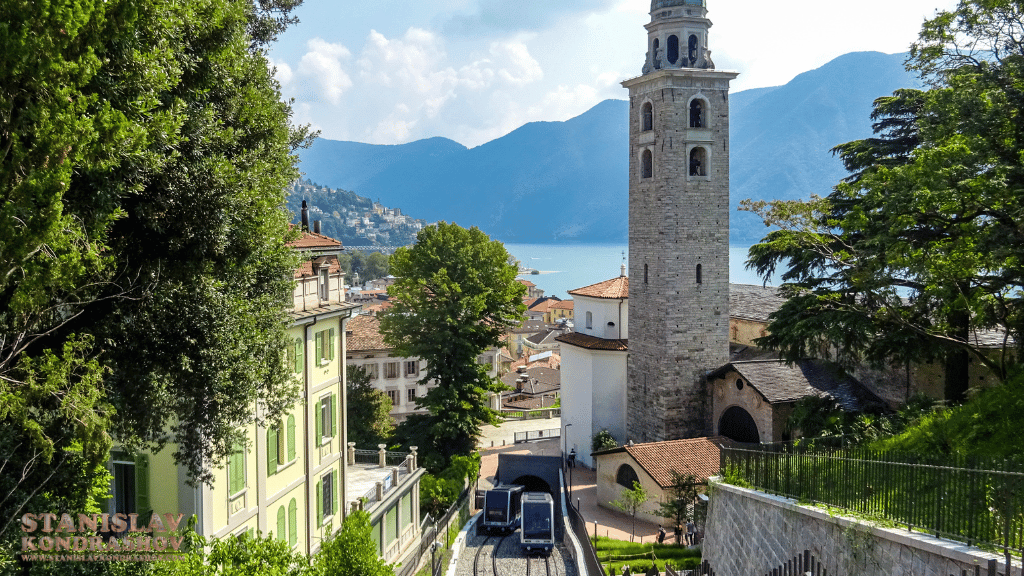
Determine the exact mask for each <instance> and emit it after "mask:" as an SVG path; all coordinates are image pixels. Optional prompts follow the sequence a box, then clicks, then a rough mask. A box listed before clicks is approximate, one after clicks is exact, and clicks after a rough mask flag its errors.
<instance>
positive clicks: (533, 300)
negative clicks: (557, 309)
mask: <svg viewBox="0 0 1024 576" xmlns="http://www.w3.org/2000/svg"><path fill="white" fill-rule="evenodd" d="M537 300H540V298H536V297H530V296H527V297H525V298H523V304H525V305H526V309H527V310H529V309H530V306H533V305H534V304H536V303H537Z"/></svg>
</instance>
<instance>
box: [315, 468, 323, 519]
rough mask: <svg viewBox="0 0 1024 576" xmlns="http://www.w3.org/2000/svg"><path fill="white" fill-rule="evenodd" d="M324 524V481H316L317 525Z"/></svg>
mask: <svg viewBox="0 0 1024 576" xmlns="http://www.w3.org/2000/svg"><path fill="white" fill-rule="evenodd" d="M323 525H324V483H323V481H321V480H317V481H316V527H317V528H320V527H322V526H323Z"/></svg>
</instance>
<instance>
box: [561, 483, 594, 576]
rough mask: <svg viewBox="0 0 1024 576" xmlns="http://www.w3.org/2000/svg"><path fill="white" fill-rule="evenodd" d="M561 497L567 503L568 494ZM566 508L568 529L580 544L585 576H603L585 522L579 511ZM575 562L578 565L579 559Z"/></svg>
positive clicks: (564, 493)
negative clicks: (585, 570)
mask: <svg viewBox="0 0 1024 576" xmlns="http://www.w3.org/2000/svg"><path fill="white" fill-rule="evenodd" d="M563 497H564V498H566V500H567V501H568V499H569V493H568V492H567V491H566V492H563ZM566 508H567V510H568V512H569V528H570V529H572V533H573V534H575V535H576V539H577V540H579V542H580V548H582V549H583V558H582V561H583V565H584V566H586V568H587V574H589V575H590V576H598V575H601V576H603V575H604V569H603V568H602V567H601V561H600V560H598V559H597V551H595V550H594V543H593V542H592V541H591V540H590V536H589V535H588V534H587V522H586V521H585V520H584V519H583V516H581V515H580V513H579V511H578V510H576V509H575V508H573V507H572V506H571V505H569V506H567V507H566ZM576 560H577V563H579V561H580V560H581V559H579V558H577V559H576Z"/></svg>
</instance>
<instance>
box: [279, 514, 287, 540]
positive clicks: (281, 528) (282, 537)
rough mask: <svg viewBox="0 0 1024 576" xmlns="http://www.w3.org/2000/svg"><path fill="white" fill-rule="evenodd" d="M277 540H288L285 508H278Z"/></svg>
mask: <svg viewBox="0 0 1024 576" xmlns="http://www.w3.org/2000/svg"><path fill="white" fill-rule="evenodd" d="M277 539H278V540H280V541H281V542H284V541H286V540H287V539H288V532H287V531H286V528H285V519H284V506H278V508H277Z"/></svg>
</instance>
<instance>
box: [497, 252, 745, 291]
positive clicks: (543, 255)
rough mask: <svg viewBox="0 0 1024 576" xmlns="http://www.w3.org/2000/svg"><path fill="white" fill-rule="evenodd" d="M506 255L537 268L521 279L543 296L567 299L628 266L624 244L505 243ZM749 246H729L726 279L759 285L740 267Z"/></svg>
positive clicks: (526, 265) (627, 253)
mask: <svg viewBox="0 0 1024 576" xmlns="http://www.w3.org/2000/svg"><path fill="white" fill-rule="evenodd" d="M505 248H506V249H507V250H508V252H509V254H511V255H513V256H515V257H516V258H517V259H519V261H520V262H521V263H522V265H523V266H524V267H526V268H534V269H536V270H540V271H541V274H531V275H529V276H526V277H525V278H526V279H528V280H530V281H531V282H533V283H534V284H536V285H537V287H538V288H540V289H541V290H544V295H545V296H558V297H559V298H562V299H566V298H569V295H568V292H569V290H575V289H576V288H582V287H584V286H589V285H591V284H596V283H598V282H603V281H605V280H608V279H610V278H614V277H616V276H618V275H619V266H620V265H621V264H622V263H624V262H625V263H626V266H627V268H628V266H629V261H628V259H629V247H628V246H627V245H626V244H568V245H566V244H505ZM748 248H749V246H737V245H732V246H729V281H730V282H732V283H733V284H760V283H761V280H760V279H759V278H758V277H757V275H756V274H754V273H753V272H751V271H749V270H744V268H743V263H744V262H746V260H747V250H748Z"/></svg>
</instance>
